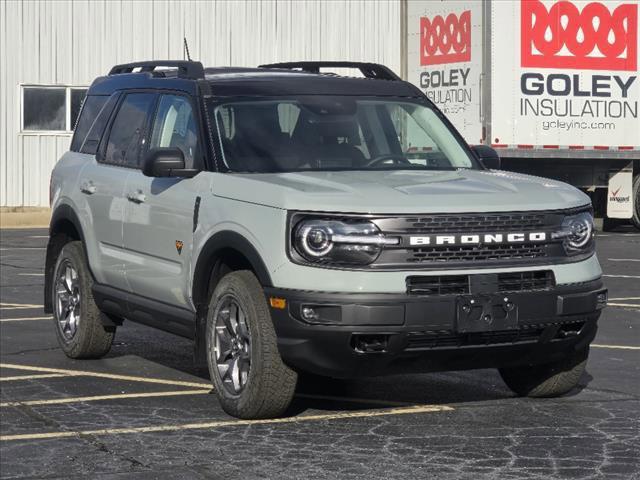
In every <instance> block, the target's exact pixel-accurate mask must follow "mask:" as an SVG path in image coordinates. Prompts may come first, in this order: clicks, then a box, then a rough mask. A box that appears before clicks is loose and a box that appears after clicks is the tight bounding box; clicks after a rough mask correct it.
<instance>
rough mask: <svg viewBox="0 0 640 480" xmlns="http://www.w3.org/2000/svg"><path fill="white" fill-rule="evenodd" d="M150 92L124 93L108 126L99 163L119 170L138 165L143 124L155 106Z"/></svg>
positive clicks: (142, 138) (143, 134)
mask: <svg viewBox="0 0 640 480" xmlns="http://www.w3.org/2000/svg"><path fill="white" fill-rule="evenodd" d="M155 99H156V95H155V94H153V93H130V94H128V95H127V96H126V97H125V98H124V100H123V101H122V104H121V105H120V108H119V109H118V113H117V114H116V118H115V119H114V121H113V124H112V125H111V131H110V133H109V140H108V142H107V149H106V152H105V156H104V159H103V161H104V162H105V163H111V164H113V165H121V166H123V167H134V168H137V167H138V166H139V159H140V151H141V148H142V147H143V145H144V141H145V139H146V132H147V125H148V123H149V117H150V116H151V113H152V110H153V107H154V105H155Z"/></svg>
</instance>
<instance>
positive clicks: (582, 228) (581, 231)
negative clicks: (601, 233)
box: [567, 217, 593, 248]
mask: <svg viewBox="0 0 640 480" xmlns="http://www.w3.org/2000/svg"><path fill="white" fill-rule="evenodd" d="M568 227H569V231H570V232H571V233H570V234H569V237H568V238H567V240H568V242H569V245H570V246H571V247H573V248H582V247H584V246H585V245H586V244H587V243H589V240H591V235H592V233H593V224H592V223H591V222H590V221H589V219H587V218H584V217H582V218H574V219H572V220H571V223H569V225H568Z"/></svg>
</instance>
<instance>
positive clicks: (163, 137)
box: [149, 95, 198, 168]
mask: <svg viewBox="0 0 640 480" xmlns="http://www.w3.org/2000/svg"><path fill="white" fill-rule="evenodd" d="M156 147H178V148H180V149H181V150H182V153H184V162H185V167H186V168H193V164H194V162H193V159H194V158H195V157H196V152H197V149H198V129H197V128H196V122H195V117H194V115H193V109H192V108H191V104H190V103H189V100H188V99H187V98H186V97H182V96H178V95H163V96H162V97H161V99H160V104H159V105H158V113H157V114H156V119H155V122H154V124H153V134H152V135H151V142H150V144H149V148H156Z"/></svg>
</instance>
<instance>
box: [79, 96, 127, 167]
mask: <svg viewBox="0 0 640 480" xmlns="http://www.w3.org/2000/svg"><path fill="white" fill-rule="evenodd" d="M119 97H120V94H119V93H114V94H113V95H111V97H108V98H109V99H108V100H107V102H106V103H105V104H104V106H103V107H102V109H101V110H100V112H99V113H98V114H97V116H96V117H95V118H94V120H93V123H90V124H89V125H90V126H89V133H87V135H86V137H85V138H84V140H83V139H82V137H81V136H78V137H77V138H78V145H79V147H80V153H88V154H89V155H95V154H96V152H97V151H98V145H100V139H101V138H102V135H103V134H104V130H105V128H106V126H107V123H108V122H109V117H111V113H112V112H113V109H114V108H115V106H116V104H117V103H118V98H119ZM85 103H86V102H85ZM78 126H79V125H78ZM73 140H74V142H75V140H76V137H75V136H74V138H73ZM72 145H73V144H72Z"/></svg>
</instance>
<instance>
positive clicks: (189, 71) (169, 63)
mask: <svg viewBox="0 0 640 480" xmlns="http://www.w3.org/2000/svg"><path fill="white" fill-rule="evenodd" d="M158 67H176V68H177V69H178V77H180V78H190V79H194V80H198V79H203V78H204V67H203V66H202V63H201V62H191V61H187V60H152V61H148V62H133V63H123V64H122V65H116V66H115V67H113V68H112V69H111V71H109V75H118V74H120V73H132V72H133V70H134V69H136V68H139V69H140V72H151V73H153V71H154V70H155V69H156V68H158Z"/></svg>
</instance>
